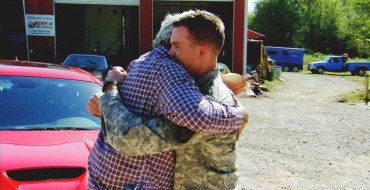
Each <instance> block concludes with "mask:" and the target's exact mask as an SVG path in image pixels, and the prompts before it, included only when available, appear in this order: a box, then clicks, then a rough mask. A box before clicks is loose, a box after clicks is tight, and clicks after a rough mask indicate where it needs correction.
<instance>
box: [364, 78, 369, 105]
mask: <svg viewBox="0 0 370 190" xmlns="http://www.w3.org/2000/svg"><path fill="white" fill-rule="evenodd" d="M364 101H365V105H367V104H368V102H369V75H368V74H367V73H366V74H365V92H364Z"/></svg>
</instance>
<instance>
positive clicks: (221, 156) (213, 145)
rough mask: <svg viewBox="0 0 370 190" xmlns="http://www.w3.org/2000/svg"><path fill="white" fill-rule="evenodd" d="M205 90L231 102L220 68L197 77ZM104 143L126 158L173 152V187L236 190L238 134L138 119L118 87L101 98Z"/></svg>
mask: <svg viewBox="0 0 370 190" xmlns="http://www.w3.org/2000/svg"><path fill="white" fill-rule="evenodd" d="M197 83H198V86H199V88H200V90H201V91H202V93H203V94H205V95H207V98H210V99H212V100H214V101H219V102H223V103H228V104H232V105H233V104H234V101H233V99H232V97H231V94H230V93H231V91H230V90H229V89H228V88H227V87H226V85H225V84H224V83H223V82H222V80H221V78H220V77H219V75H218V70H213V71H211V72H209V73H208V74H207V75H205V76H203V77H201V78H200V79H198V80H197ZM100 108H101V112H102V115H103V116H104V117H103V120H104V125H105V127H103V133H104V134H105V137H106V141H107V142H108V143H109V144H110V145H111V146H112V147H113V148H114V149H116V150H117V151H119V152H121V153H122V154H124V155H126V156H137V155H148V154H158V153H160V152H162V151H168V150H176V166H175V180H174V181H175V182H174V189H176V190H177V189H235V188H236V184H237V179H238V176H237V173H236V171H237V168H236V149H235V148H236V142H237V137H238V133H237V132H232V133H193V132H192V131H190V130H188V129H187V128H185V127H181V126H176V125H174V124H173V123H171V122H169V121H168V120H165V119H162V118H159V117H157V118H142V117H138V116H136V115H134V114H132V113H130V112H129V111H128V109H127V108H126V107H125V106H123V104H122V103H121V98H120V96H119V94H118V93H117V91H110V92H107V93H105V94H104V95H103V96H102V97H101V98H100Z"/></svg>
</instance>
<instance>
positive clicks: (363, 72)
mask: <svg viewBox="0 0 370 190" xmlns="http://www.w3.org/2000/svg"><path fill="white" fill-rule="evenodd" d="M365 73H366V70H365V69H364V68H361V69H358V71H357V74H358V75H360V76H364V75H365Z"/></svg>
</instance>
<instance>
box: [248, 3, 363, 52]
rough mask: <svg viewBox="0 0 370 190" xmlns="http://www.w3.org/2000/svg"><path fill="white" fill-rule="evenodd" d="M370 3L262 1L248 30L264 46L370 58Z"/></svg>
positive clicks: (251, 18) (253, 15) (251, 19)
mask: <svg viewBox="0 0 370 190" xmlns="http://www.w3.org/2000/svg"><path fill="white" fill-rule="evenodd" d="M369 10H370V0H259V1H258V2H257V4H256V11H255V13H254V14H252V15H250V17H249V18H250V19H249V28H251V29H252V30H256V31H257V32H260V33H263V34H264V35H265V39H264V43H265V44H266V45H274V46H288V47H290V46H295V47H303V48H306V49H310V50H313V51H316V52H321V53H326V54H342V53H349V55H350V56H352V57H354V56H360V57H363V58H366V57H369V54H370V30H369V28H370V18H369V17H370V14H369Z"/></svg>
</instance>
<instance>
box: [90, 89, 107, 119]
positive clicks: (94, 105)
mask: <svg viewBox="0 0 370 190" xmlns="http://www.w3.org/2000/svg"><path fill="white" fill-rule="evenodd" d="M101 95H103V94H101V93H96V94H94V95H93V96H91V98H90V99H89V102H88V103H87V111H89V113H91V114H93V115H94V116H96V117H100V109H99V98H100V96H101Z"/></svg>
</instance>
